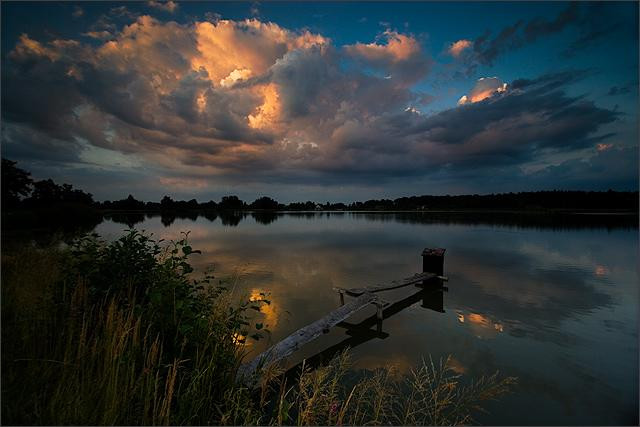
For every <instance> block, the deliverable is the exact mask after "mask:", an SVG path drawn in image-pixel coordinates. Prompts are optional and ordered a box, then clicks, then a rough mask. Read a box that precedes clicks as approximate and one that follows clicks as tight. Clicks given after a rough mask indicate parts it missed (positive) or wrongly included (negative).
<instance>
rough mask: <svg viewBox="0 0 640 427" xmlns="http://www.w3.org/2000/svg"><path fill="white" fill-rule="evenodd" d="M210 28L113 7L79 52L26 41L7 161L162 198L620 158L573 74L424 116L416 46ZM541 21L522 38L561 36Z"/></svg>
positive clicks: (394, 38)
mask: <svg viewBox="0 0 640 427" xmlns="http://www.w3.org/2000/svg"><path fill="white" fill-rule="evenodd" d="M165 4H168V3H163V5H165ZM116 9H117V10H116ZM114 17H122V19H129V20H130V21H129V23H128V24H127V25H124V26H122V27H118V26H116V25H115V24H113V21H112V20H113V19H115V18H114ZM214 18H215V19H213V20H212V21H195V22H192V23H187V24H180V23H177V22H173V21H169V22H162V21H160V20H158V19H155V18H153V17H150V16H146V15H145V16H139V17H135V16H134V15H133V14H132V13H131V12H130V11H128V10H127V9H126V8H114V9H112V10H111V11H110V12H109V14H108V15H106V16H103V17H101V18H100V19H101V23H100V25H94V26H93V27H92V28H90V30H89V31H88V32H86V33H84V36H83V37H84V38H81V39H79V40H75V39H66V40H65V39H55V38H54V39H51V40H37V39H36V38H32V37H30V36H29V35H28V34H22V35H21V36H20V37H19V40H18V42H17V44H16V45H15V46H14V47H13V49H12V50H11V52H9V54H8V56H7V64H6V66H5V67H3V70H2V87H3V97H2V116H3V128H2V133H3V149H4V150H5V152H6V153H7V155H9V156H12V157H13V158H16V159H29V160H31V161H36V160H37V161H43V162H44V161H46V160H47V159H50V160H51V161H56V162H59V163H60V164H66V165H70V166H72V167H80V165H82V167H86V165H87V164H94V165H95V164H98V165H99V166H100V167H103V168H124V167H130V168H136V167H138V168H139V167H140V165H144V168H145V169H144V170H145V173H147V174H148V175H147V176H150V177H151V176H154V177H156V178H158V179H157V180H156V181H157V182H160V183H161V184H162V185H166V186H169V187H173V188H182V189H185V188H189V187H193V188H194V191H197V189H202V188H206V183H208V182H209V183H211V182H216V183H218V184H219V183H239V182H241V183H244V184H247V183H255V182H258V183H260V182H276V183H297V184H310V183H317V182H322V183H323V184H334V183H335V184H341V185H344V184H353V183H368V182H383V181H385V180H389V179H397V178H398V177H406V176H413V177H429V178H431V179H443V178H446V177H450V176H453V175H455V174H457V176H460V177H465V176H478V175H479V174H481V173H483V172H485V173H488V174H491V172H487V171H495V170H497V169H496V168H498V169H500V168H502V169H501V170H509V171H510V173H516V174H520V175H522V176H524V175H526V174H527V173H529V172H526V171H527V170H529V169H528V168H527V165H528V164H530V163H531V162H536V165H537V166H536V168H535V170H536V173H538V175H539V176H542V175H540V173H542V172H540V171H543V170H545V168H548V167H555V166H556V165H557V164H558V160H556V159H555V158H554V156H555V155H558V154H562V155H565V154H567V153H572V152H574V151H576V150H587V149H591V150H592V153H591V156H592V157H596V156H602V155H604V154H610V153H614V152H617V148H616V149H613V148H612V149H607V150H600V149H599V148H596V147H599V145H597V144H600V145H603V144H604V145H607V144H610V142H609V141H606V139H607V138H612V137H613V136H614V135H613V132H611V131H608V132H605V131H604V127H605V126H606V125H608V124H610V123H612V122H614V121H616V120H617V119H618V118H619V116H620V115H619V113H616V112H615V111H612V110H609V109H606V108H603V107H599V106H597V105H596V104H595V103H593V102H591V101H588V100H586V99H585V98H584V97H580V96H572V95H569V94H568V93H567V92H566V90H565V87H566V86H567V85H568V84H571V83H573V82H575V81H576V79H578V78H579V77H580V76H581V75H582V74H581V73H579V72H567V73H560V74H556V75H546V76H542V77H539V78H537V79H530V80H516V81H513V82H511V83H509V84H507V83H505V82H503V81H502V80H500V79H499V78H497V77H485V78H482V79H480V80H478V81H477V82H476V83H475V86H474V87H473V89H472V90H471V91H470V92H469V93H468V94H467V95H465V96H464V97H463V99H461V102H460V103H459V104H460V105H459V106H453V108H450V109H447V110H444V111H440V112H437V113H429V114H425V113H422V112H421V108H422V105H424V104H425V103H427V102H428V101H429V100H430V99H431V96H430V94H427V93H424V91H423V89H422V88H420V89H419V87H420V83H421V82H424V81H425V79H428V77H429V70H430V68H431V63H432V60H431V59H430V57H429V56H428V55H427V54H426V53H425V50H424V48H423V46H422V45H421V44H420V43H419V41H418V39H417V38H415V37H414V36H411V35H407V34H402V33H399V32H396V31H392V30H390V29H387V30H386V31H385V32H384V33H382V34H381V35H380V38H379V39H378V40H376V41H373V42H370V43H355V44H351V45H346V46H335V45H334V43H333V42H332V40H330V39H329V38H327V37H326V36H323V35H322V34H318V33H314V32H312V31H310V30H298V31H293V30H289V29H286V28H284V27H282V26H280V25H277V24H275V23H271V22H262V21H260V20H258V19H247V20H243V21H233V20H223V19H220V17H219V16H216V17H214ZM564 19H568V18H564ZM131 20H133V21H131ZM532 22H534V23H533V24H530V25H528V26H526V27H525V28H529V30H527V31H528V32H527V31H525V34H529V36H528V37H534V36H535V34H541V33H544V32H549V31H556V29H557V28H559V27H561V26H562V25H564V24H562V22H564V21H558V19H556V20H554V21H550V22H547V21H532ZM545 23H546V24H545ZM118 28H120V29H119V30H118ZM87 42H89V43H87ZM460 42H463V41H462V40H461V41H459V42H457V43H456V44H459V43H460ZM463 45H464V43H463V44H460V45H459V49H462V50H464V49H463V48H462V46H463ZM452 49H453V46H452ZM466 49H467V50H468V49H471V48H470V47H466ZM480 101H482V102H480ZM454 102H455V101H454ZM128 162H129V163H128ZM572 167H575V168H578V167H579V168H581V169H580V170H581V171H587V170H593V168H591V169H589V168H590V166H586V165H583V164H579V165H573V166H572ZM118 170H120V169H118ZM576 170H577V169H576ZM549 173H551V172H549ZM581 173H582V172H581ZM160 178H161V179H162V180H161V181H160ZM149 179H151V178H149ZM541 179H542V178H541ZM545 179H546V178H545Z"/></svg>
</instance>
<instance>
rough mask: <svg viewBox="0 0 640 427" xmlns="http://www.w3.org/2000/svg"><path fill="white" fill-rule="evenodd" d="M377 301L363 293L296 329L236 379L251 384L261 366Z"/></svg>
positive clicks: (241, 372)
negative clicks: (254, 374)
mask: <svg viewBox="0 0 640 427" xmlns="http://www.w3.org/2000/svg"><path fill="white" fill-rule="evenodd" d="M377 300H378V298H377V296H376V295H374V294H373V293H370V292H367V293H364V294H363V295H361V296H359V297H358V298H356V299H354V300H351V301H349V302H348V303H346V304H345V305H343V306H341V307H340V308H338V309H336V310H334V311H332V312H331V313H329V314H327V315H326V316H324V317H323V318H322V319H319V320H316V321H315V322H313V323H311V324H310V325H307V326H305V327H304V328H301V329H298V330H297V331H296V332H294V333H293V334H291V335H289V336H288V337H287V338H285V339H284V340H282V341H280V342H279V343H277V344H276V345H274V346H272V347H271V348H269V349H268V350H266V351H265V352H263V353H261V354H260V355H258V356H257V357H256V358H255V359H253V360H252V361H251V362H248V363H245V364H243V365H242V366H240V368H239V369H238V378H239V379H240V380H242V381H244V382H245V383H247V384H249V383H251V381H252V376H253V373H254V372H255V371H256V370H258V369H259V368H260V367H261V366H266V365H267V364H270V363H274V362H278V361H280V360H282V359H284V358H285V357H287V356H289V355H290V354H291V353H293V352H294V351H296V350H297V349H299V348H300V347H302V346H303V345H305V344H306V343H308V342H310V341H312V340H314V339H315V338H317V337H319V336H320V335H322V334H323V333H324V331H326V330H328V329H330V328H331V327H332V326H335V325H336V324H338V323H340V322H341V321H343V320H345V319H346V318H347V317H349V316H351V315H352V314H353V313H355V312H356V311H358V310H360V309H361V308H363V307H365V306H367V305H369V304H371V303H372V302H375V301H377Z"/></svg>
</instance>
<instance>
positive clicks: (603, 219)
mask: <svg viewBox="0 0 640 427" xmlns="http://www.w3.org/2000/svg"><path fill="white" fill-rule="evenodd" d="M155 216H160V217H161V221H162V224H164V225H165V226H166V227H169V226H171V225H172V224H173V223H174V221H175V220H176V218H180V219H185V218H188V219H191V220H193V221H195V220H197V219H198V218H199V217H201V218H205V219H207V220H209V221H212V222H213V221H215V220H216V219H217V218H218V216H219V217H220V218H221V220H222V224H223V225H226V226H231V227H236V226H238V225H239V224H240V222H241V221H243V220H244V219H245V218H247V216H251V217H252V218H253V219H254V220H255V222H257V223H260V224H264V225H269V224H271V223H272V222H274V221H276V220H277V219H278V218H281V217H285V216H288V217H294V218H305V219H309V220H312V219H319V218H331V217H343V216H349V217H353V218H356V219H360V220H365V221H380V222H399V223H406V224H445V225H455V224H466V225H495V226H500V227H517V228H535V229H540V230H543V229H552V230H573V229H583V228H606V229H608V230H614V229H634V228H637V227H638V215H637V214H606V213H605V214H597V215H595V214H592V215H583V214H579V213H554V214H540V213H526V212H521V213H515V212H511V213H510V212H275V211H251V212H247V211H219V212H217V211H163V212H151V213H147V214H146V219H149V218H152V217H155ZM105 219H107V220H112V221H114V222H118V223H121V224H126V225H128V226H130V227H131V226H133V225H135V224H138V223H141V222H143V221H144V220H145V214H144V213H137V212H116V213H108V214H105Z"/></svg>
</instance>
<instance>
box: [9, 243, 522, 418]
mask: <svg viewBox="0 0 640 427" xmlns="http://www.w3.org/2000/svg"><path fill="white" fill-rule="evenodd" d="M127 238H129V240H126V239H125V240H123V241H122V242H124V243H122V242H121V243H122V247H116V248H115V249H117V251H115V249H114V247H112V246H109V245H107V244H104V245H102V244H97V245H94V246H90V249H87V250H86V251H85V252H82V253H79V252H77V251H76V252H73V251H69V250H62V249H56V248H52V247H49V248H45V249H38V248H35V247H31V246H29V247H24V248H21V249H19V250H15V251H13V252H12V253H11V254H3V255H2V422H3V423H4V424H18V425H19V424H40V425H77V424H86V425H156V424H163V425H167V424H173V425H178V424H180V425H182V424H190V425H207V424H209V425H266V424H269V425H292V424H295V425H383V424H384V425H389V424H395V425H414V424H416V425H417V424H426V425H444V424H468V423H471V422H473V418H472V414H473V413H474V411H478V410H480V409H481V404H482V402H485V401H487V400H491V399H495V398H497V397H499V396H500V395H502V394H504V393H506V392H507V391H508V390H509V388H510V387H511V386H512V385H513V384H514V382H515V380H514V379H513V378H502V379H501V378H498V376H497V374H496V375H493V376H491V377H487V378H481V379H480V380H478V381H475V382H470V383H468V384H467V385H463V383H462V381H461V379H460V378H459V376H458V375H456V374H455V373H454V372H453V371H452V370H451V369H450V367H449V361H448V360H444V361H441V362H440V363H438V364H434V363H432V362H431V361H429V362H426V361H424V362H423V363H422V365H421V366H419V367H418V368H417V369H415V370H414V371H412V372H411V373H410V374H409V375H407V376H404V377H401V376H398V375H396V373H395V372H394V370H393V369H392V368H387V369H380V370H377V371H374V372H370V373H368V374H366V375H365V376H364V377H362V378H360V379H359V380H358V381H356V382H355V383H354V382H353V381H352V380H351V379H350V377H352V374H350V373H349V372H351V371H350V367H351V363H350V359H349V354H348V353H347V352H345V353H343V354H341V355H340V356H339V357H337V358H335V359H334V360H333V361H331V363H330V364H328V365H327V366H323V367H320V368H317V369H314V370H311V369H308V368H303V369H302V371H301V374H300V375H299V377H298V378H297V379H296V380H295V381H291V383H287V380H286V379H285V376H283V375H282V374H283V370H282V369H281V368H280V367H278V366H275V365H274V366H268V367H266V368H264V369H263V371H262V376H261V379H260V382H259V386H258V387H257V389H255V390H248V389H247V388H245V387H243V386H241V385H239V384H236V382H235V378H236V372H237V368H238V366H239V364H240V362H241V360H242V357H243V355H244V354H243V346H242V345H238V342H237V340H236V339H235V338H234V337H237V336H248V335H249V333H250V331H249V330H250V329H251V328H250V327H249V326H250V325H249V322H248V320H249V318H248V317H247V316H246V315H245V309H246V308H247V307H248V306H249V302H248V301H246V300H243V299H239V298H238V297H236V296H234V295H233V293H232V292H229V291H226V290H225V289H224V288H223V287H220V286H218V285H215V286H214V285H212V286H209V287H208V288H206V289H203V287H202V286H200V285H201V284H202V282H198V281H196V282H193V281H192V280H191V279H190V278H188V275H187V274H186V272H188V271H189V269H188V268H187V267H185V263H186V256H187V255H188V253H190V252H191V251H192V250H191V248H190V247H189V248H188V249H187V250H186V251H182V252H181V251H175V252H174V249H176V248H178V249H181V248H182V247H184V246H185V245H186V241H184V242H182V243H180V242H178V244H177V245H176V244H174V245H173V246H170V247H169V249H167V248H165V249H164V250H162V251H158V250H157V247H154V246H153V244H152V243H148V242H147V241H144V239H143V240H141V241H142V242H143V243H144V242H146V243H144V244H140V241H136V240H135V238H134V239H133V240H131V239H130V238H131V236H128V237H127ZM91 245H93V243H91ZM145 245H150V246H149V251H148V252H145V251H146V249H145V248H146V246H145ZM133 249H135V250H133ZM114 251H115V252H114ZM118 251H120V252H118ZM122 251H124V252H122ZM121 252H122V253H124V254H125V255H126V257H124V258H123V257H122V256H121V255H122V254H121ZM114 253H115V254H116V255H117V256H116V255H113V254H114ZM183 253H184V255H182V254H183ZM150 254H151V256H152V257H151V258H149V255H150ZM87 255H90V256H87ZM111 255H113V256H114V257H115V258H113V259H115V260H116V261H110V258H108V257H109V256H111ZM92 257H95V258H96V259H99V260H100V263H102V264H101V267H100V269H97V270H96V268H97V267H96V265H94V263H93V261H92ZM130 257H134V258H135V257H140V259H134V260H133V262H134V265H136V266H142V267H144V268H146V269H147V270H139V269H138V270H136V271H137V272H134V273H135V275H134V273H131V274H124V275H122V273H123V272H121V271H118V270H117V269H121V268H122V266H121V265H120V264H121V262H122V259H128V258H130ZM96 263H97V261H96ZM112 264H113V265H112ZM187 266H188V264H187ZM142 267H140V268H142ZM105 268H107V270H106V273H105V272H104V271H105V270H104V269H105ZM76 269H77V270H76ZM108 269H115V273H113V272H111V270H108ZM127 270H131V271H133V270H135V269H131V268H128V269H127ZM86 271H89V272H90V273H86ZM140 271H144V272H143V273H140ZM112 273H113V274H112ZM116 273H117V274H116ZM124 273H127V271H125V272H124ZM141 274H142V276H141ZM105 277H115V278H120V279H117V280H123V281H124V282H126V284H127V286H124V285H123V283H114V284H113V286H112V285H111V284H109V283H107V284H106V285H105V283H103V282H101V281H104V280H103V279H104V278H105ZM110 280H116V279H110ZM132 284H136V286H137V288H132V286H133V285H132ZM141 284H142V285H141ZM100 286H102V288H100ZM105 286H107V287H106V288H105ZM141 286H142V288H141ZM145 286H146V287H147V288H144V287H145ZM112 288H113V289H119V291H118V292H111V289H112ZM191 288H193V291H189V292H187V291H185V290H189V289H191ZM96 289H97V290H98V291H100V292H101V293H96V292H97V291H96ZM149 289H150V290H149ZM154 292H155V294H154ZM172 292H173V294H172ZM185 292H186V293H185ZM96 295H99V297H96ZM136 295H138V296H139V297H138V299H136V297H135V296H136ZM176 295H182V297H179V298H178V297H176ZM145 298H146V300H145V301H146V302H144V303H141V302H140V301H142V300H144V299H145ZM156 300H157V301H158V302H154V301H156ZM250 304H251V305H254V304H256V301H251V303H250ZM186 306H188V307H191V308H189V310H190V311H185V310H186V309H185V308H184V307H186ZM289 381H290V380H289Z"/></svg>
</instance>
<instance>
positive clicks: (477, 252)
mask: <svg viewBox="0 0 640 427" xmlns="http://www.w3.org/2000/svg"><path fill="white" fill-rule="evenodd" d="M218 215H219V216H220V221H219V220H218V218H217V217H214V218H213V222H211V220H210V219H207V218H204V217H202V216H200V217H198V218H197V219H196V220H195V221H193V220H192V219H189V218H179V217H176V218H175V219H174V220H173V221H172V223H171V225H170V226H169V227H165V225H164V224H163V223H164V221H162V222H161V218H160V217H154V218H151V219H149V218H147V219H145V220H144V222H143V223H140V224H138V225H137V226H138V227H139V228H144V229H146V230H148V231H150V232H153V233H154V235H155V237H157V238H165V239H178V238H180V231H187V230H190V231H191V233H190V235H189V237H190V240H191V244H192V246H193V247H194V248H196V249H201V250H202V252H203V255H197V256H194V257H193V261H194V263H195V264H196V266H197V267H198V268H199V269H204V268H205V267H207V266H208V265H211V264H213V265H214V266H215V271H216V273H217V275H218V277H228V276H234V277H237V279H238V280H237V283H238V286H237V288H236V290H235V292H236V293H237V294H238V296H239V295H240V294H245V295H247V296H251V295H252V293H255V292H264V291H268V292H269V299H270V300H271V301H272V304H271V306H269V311H268V312H267V311H265V312H261V313H256V319H255V321H256V322H263V323H264V324H265V325H266V324H269V325H270V327H269V329H270V330H271V336H270V339H265V340H260V341H258V342H251V344H250V346H251V348H248V350H250V351H251V352H253V354H257V353H258V352H261V351H263V350H264V349H266V347H267V346H269V345H270V344H273V343H274V342H277V341H279V340H281V339H282V338H284V337H286V336H288V335H289V334H291V333H292V332H294V331H295V330H297V329H299V328H300V327H302V326H304V325H307V324H309V323H311V322H312V321H314V320H316V319H318V318H320V317H322V316H323V315H324V314H326V313H328V312H329V311H332V310H333V309H334V308H335V307H336V305H337V304H338V297H337V296H336V294H335V292H333V290H332V288H333V287H360V286H362V285H367V284H376V283H383V282H386V281H388V280H394V279H398V278H402V277H408V276H411V275H412V274H414V273H416V272H419V271H420V270H421V259H420V253H421V251H422V249H423V248H424V247H444V248H447V253H446V259H445V274H446V275H447V276H448V277H449V279H450V280H449V282H448V288H449V291H448V293H447V294H446V296H444V298H440V299H438V298H420V297H417V296H414V297H415V298H416V299H415V301H414V302H413V303H411V304H409V305H407V306H406V307H404V308H402V309H401V310H399V311H398V312H397V313H394V314H393V315H392V316H389V317H387V318H385V319H384V321H383V324H382V328H381V329H380V330H379V329H378V328H377V324H376V323H375V308H368V309H366V310H364V311H363V312H361V313H358V314H357V315H355V316H353V317H352V318H350V319H348V321H347V322H348V325H347V326H349V327H347V328H340V327H339V328H333V329H332V330H331V331H330V332H329V333H328V334H326V335H323V336H321V337H320V338H319V339H318V340H317V341H315V342H313V343H310V344H309V345H307V346H305V347H303V348H302V349H301V351H300V353H299V354H298V355H297V356H296V357H298V358H299V359H295V358H292V360H291V363H292V365H295V364H296V363H298V362H300V361H301V360H302V358H304V357H307V358H311V357H315V356H316V355H317V354H318V353H322V352H325V351H327V352H328V353H325V356H324V358H326V357H328V355H329V354H330V353H331V351H337V350H338V349H340V348H342V347H344V346H345V345H350V346H352V347H354V349H353V353H354V358H355V359H356V367H358V368H367V369H370V368H375V367H378V366H383V365H386V364H389V363H392V364H395V365H397V366H399V367H401V369H409V368H410V367H411V366H415V365H416V364H417V363H419V362H420V360H421V358H422V357H423V356H426V357H428V356H429V355H431V356H432V357H434V359H436V360H437V359H438V358H439V357H444V356H446V355H448V354H451V355H452V356H453V357H454V358H455V360H456V362H457V366H458V368H457V369H459V370H460V371H461V372H465V374H468V375H471V376H480V375H484V374H489V373H492V372H493V371H495V370H496V369H499V370H500V371H501V372H502V373H504V374H505V375H515V376H518V377H519V378H520V382H519V387H518V391H517V393H516V394H515V395H513V396H510V397H508V398H506V399H505V400H503V402H502V403H498V404H496V405H499V406H493V407H489V410H490V412H491V413H490V414H488V415H486V416H483V417H482V418H481V419H480V420H479V421H481V422H483V423H485V424H522V423H528V424H556V425H557V424H628V423H630V421H629V420H631V421H633V420H634V418H633V417H634V416H635V417H636V418H635V420H636V422H637V411H638V404H637V402H638V384H637V378H638V326H637V325H638V273H637V269H636V264H637V259H638V234H637V223H636V224H635V225H634V226H626V225H624V224H623V225H620V224H615V223H614V224H608V225H607V224H600V225H598V224H594V223H589V224H588V225H585V223H580V224H578V226H579V227H578V226H576V227H571V226H566V225H565V224H560V225H557V224H556V225H553V224H551V225H549V226H542V225H540V224H538V225H531V223H528V224H529V225H527V223H520V225H514V224H513V223H508V224H493V223H491V222H490V221H489V220H486V221H485V219H482V220H478V221H475V222H471V223H462V222H453V221H448V222H444V223H443V222H434V221H430V220H427V219H425V217H424V216H422V215H416V217H414V218H411V217H409V216H407V215H392V214H375V215H370V214H366V215H365V214H351V213H337V214H334V213H331V214H330V215H329V214H326V213H323V214H316V213H297V214H295V215H289V214H276V215H275V217H274V216H273V215H272V216H270V217H260V216H259V215H252V214H247V213H235V214H225V217H226V219H225V217H223V215H222V214H218ZM230 217H231V218H233V219H230ZM247 217H249V218H247ZM636 221H637V219H636ZM227 225H235V226H234V227H232V228H230V227H228V226H227ZM123 228H124V227H123V224H121V223H116V222H113V221H107V222H105V223H103V224H101V225H100V226H99V227H98V229H97V232H99V233H100V234H102V235H106V236H107V237H108V236H109V235H111V236H113V237H115V236H116V235H119V233H120V232H121V230H122V229H123ZM405 291H407V290H406V289H405V290H404V291H403V290H398V291H397V292H398V293H397V294H396V293H393V294H391V295H390V296H389V297H387V295H385V296H384V298H385V299H387V298H388V299H390V300H394V301H395V300H403V299H405V298H407V297H411V296H412V295H407V294H406V293H403V292H405ZM393 292H396V291H393ZM423 307H426V308H428V309H425V308H423ZM362 328H364V329H362ZM250 341H251V340H248V341H247V342H250ZM345 342H346V344H345ZM332 349H333V350H332ZM318 357H319V358H321V357H320V356H318ZM532 407H534V408H536V410H535V411H531V410H530V408H532ZM523 414H527V417H528V418H527V419H523V418H522V416H523ZM634 414H635V415H634Z"/></svg>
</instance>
